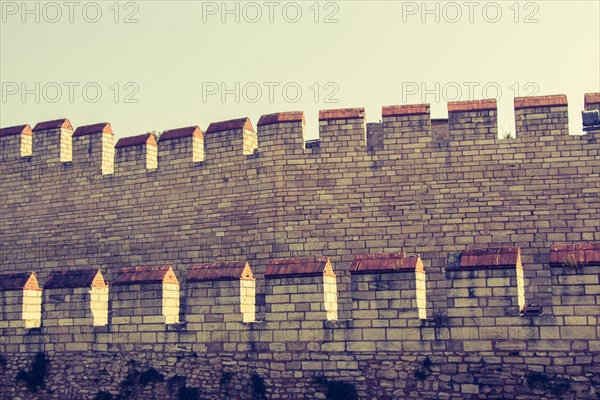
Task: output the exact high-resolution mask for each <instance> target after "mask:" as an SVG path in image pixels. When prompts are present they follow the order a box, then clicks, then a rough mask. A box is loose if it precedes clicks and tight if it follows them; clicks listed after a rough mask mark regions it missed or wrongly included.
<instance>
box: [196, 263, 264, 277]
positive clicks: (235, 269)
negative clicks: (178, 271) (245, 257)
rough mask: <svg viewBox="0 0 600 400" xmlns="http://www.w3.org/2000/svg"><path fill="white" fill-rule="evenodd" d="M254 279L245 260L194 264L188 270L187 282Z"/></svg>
mask: <svg viewBox="0 0 600 400" xmlns="http://www.w3.org/2000/svg"><path fill="white" fill-rule="evenodd" d="M239 279H244V280H254V275H253V274H252V270H251V269H250V265H249V264H248V262H247V261H241V262H215V263H206V264H195V265H192V267H191V268H190V269H189V270H188V274H187V278H186V281H187V282H206V281H227V280H239Z"/></svg>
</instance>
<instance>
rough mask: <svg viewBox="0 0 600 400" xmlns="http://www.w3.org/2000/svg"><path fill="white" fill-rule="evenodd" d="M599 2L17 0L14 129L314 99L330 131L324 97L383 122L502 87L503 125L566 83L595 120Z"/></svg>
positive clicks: (3, 72)
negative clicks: (399, 107) (528, 100)
mask: <svg viewBox="0 0 600 400" xmlns="http://www.w3.org/2000/svg"><path fill="white" fill-rule="evenodd" d="M24 4H26V6H24ZM599 4H600V1H598V0H593V1H520V2H515V1H496V2H493V1H472V2H468V1H465V2H463V1H457V2H434V1H430V2H426V3H424V2H422V1H416V2H413V1H335V2H327V1H323V2H316V1H295V2H294V1H271V2H269V1H264V2H263V1H257V2H227V3H224V2H222V1H217V2H210V1H208V2H207V1H195V0H192V1H121V2H118V3H116V2H115V1H114V0H111V1H95V2H94V1H89V2H88V1H82V2H79V1H72V2H68V1H57V2H35V1H31V2H26V3H23V2H22V1H5V0H2V1H0V6H1V8H0V12H1V20H0V21H1V26H0V82H1V84H2V86H1V91H2V93H1V96H0V97H1V98H0V126H2V127H6V126H12V125H18V124H24V123H29V124H31V125H32V126H33V125H34V124H35V123H37V122H40V121H45V120H49V119H56V118H62V117H67V118H69V119H70V120H71V122H72V123H73V124H74V126H81V125H87V124H91V123H96V122H104V121H108V122H110V123H111V124H112V126H113V130H114V131H115V133H116V135H117V137H124V136H131V135H135V134H140V133H145V132H147V131H153V130H154V131H163V130H166V129H171V128H178V127H183V126H189V125H199V126H200V127H201V128H202V129H203V130H205V129H206V128H207V126H208V124H209V123H210V122H214V121H221V120H227V119H233V118H238V117H242V116H248V117H250V118H251V120H252V122H253V124H254V125H256V123H257V122H258V119H259V117H260V116H261V115H262V114H269V113H273V112H279V111H296V110H299V111H304V112H305V116H306V120H307V128H308V135H309V136H310V137H316V136H317V129H318V111H319V110H320V109H329V108H345V107H365V108H366V115H367V120H368V121H369V122H377V121H379V120H380V119H381V107H382V106H387V105H395V104H414V103H422V102H428V103H431V114H432V117H433V118H445V117H446V116H447V111H446V107H447V106H446V104H447V102H448V101H452V100H471V99H481V98H487V97H497V95H498V94H499V95H500V97H499V101H498V107H499V130H500V132H501V133H502V132H503V131H513V132H514V117H513V98H514V97H515V95H520V96H523V95H528V94H537V95H546V94H566V95H567V97H568V100H569V109H570V115H569V118H570V125H571V128H572V130H573V131H574V132H580V131H581V110H582V108H583V95H584V93H586V92H598V91H600V5H599ZM228 11H229V13H228ZM36 19H37V21H36ZM236 19H238V21H236ZM436 19H437V21H436ZM98 90H100V91H101V92H98ZM224 90H225V92H224ZM298 90H300V92H299V91H298ZM498 90H499V91H500V92H501V93H498ZM222 95H224V96H222Z"/></svg>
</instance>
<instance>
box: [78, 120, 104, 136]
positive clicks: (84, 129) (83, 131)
mask: <svg viewBox="0 0 600 400" xmlns="http://www.w3.org/2000/svg"><path fill="white" fill-rule="evenodd" d="M93 133H108V134H110V135H112V134H113V131H112V127H111V126H110V122H100V123H98V124H93V125H86V126H80V127H79V128H77V129H75V132H74V133H73V137H78V136H85V135H91V134H93Z"/></svg>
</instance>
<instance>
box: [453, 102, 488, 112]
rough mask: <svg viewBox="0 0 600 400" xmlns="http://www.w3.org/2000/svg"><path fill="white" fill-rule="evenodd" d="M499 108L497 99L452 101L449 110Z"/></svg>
mask: <svg viewBox="0 0 600 400" xmlns="http://www.w3.org/2000/svg"><path fill="white" fill-rule="evenodd" d="M497 108H498V105H497V104H496V99H485V100H472V101H451V102H449V103H448V112H457V111H485V110H496V109H497Z"/></svg>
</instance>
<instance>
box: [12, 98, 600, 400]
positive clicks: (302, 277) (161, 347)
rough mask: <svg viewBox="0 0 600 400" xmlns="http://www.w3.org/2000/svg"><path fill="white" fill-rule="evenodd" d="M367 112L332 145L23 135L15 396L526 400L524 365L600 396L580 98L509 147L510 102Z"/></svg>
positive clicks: (286, 130) (62, 128)
mask: <svg viewBox="0 0 600 400" xmlns="http://www.w3.org/2000/svg"><path fill="white" fill-rule="evenodd" d="M598 98H599V95H598V94H597V93H589V94H587V95H586V97H585V102H586V103H585V107H586V109H593V108H594V107H596V106H597V105H598V104H600V103H599V102H598ZM368 111H369V110H364V109H362V108H349V109H341V110H325V111H322V112H321V113H320V115H319V127H320V137H319V139H318V140H312V141H310V142H307V141H306V138H307V136H306V131H305V115H304V113H302V112H299V111H294V112H282V113H274V114H268V115H264V116H262V117H261V118H260V119H259V121H258V123H257V124H256V125H253V124H252V123H251V121H250V120H249V119H248V118H240V119H236V120H230V121H222V122H215V123H212V124H210V125H209V126H208V128H207V129H206V130H205V131H203V130H202V129H201V128H200V127H198V126H190V127H184V128H177V129H172V130H168V131H165V132H163V133H162V134H161V135H157V137H155V136H154V135H153V134H144V135H137V136H134V137H129V138H122V139H120V140H119V141H118V142H117V144H116V145H115V144H114V141H115V139H114V137H115V133H114V132H113V128H112V127H111V126H110V124H109V123H100V124H94V125H89V126H84V127H78V128H77V129H73V126H72V125H71V124H70V123H69V122H68V120H66V119H61V120H57V121H51V122H48V123H42V124H38V125H36V126H35V127H34V129H31V128H30V127H29V126H28V125H20V126H17V127H11V128H3V129H1V130H0V186H1V187H2V189H0V226H1V227H2V228H3V229H0V263H1V265H2V269H3V271H1V272H0V274H9V275H10V276H4V275H3V276H2V277H1V278H0V297H1V300H0V301H1V302H3V303H2V305H1V307H0V309H1V313H2V315H1V320H2V321H1V322H0V331H1V333H2V335H1V338H2V340H0V355H3V356H4V355H7V356H8V357H7V359H8V365H9V367H8V368H9V370H10V371H13V372H14V373H12V372H11V373H7V374H4V375H3V376H5V378H2V379H4V381H2V379H0V386H2V388H1V389H2V390H4V389H5V388H9V389H8V390H11V392H10V393H11V394H15V396H16V395H17V392H14V390H16V389H14V387H15V384H14V382H15V379H16V375H17V373H18V371H19V369H23V368H26V367H27V365H28V364H27V362H28V360H27V356H28V354H30V353H31V352H37V351H45V352H47V353H48V354H53V357H57V359H56V361H53V364H52V365H53V367H52V368H55V369H53V370H52V371H53V372H52V376H53V377H61V376H64V374H63V373H62V370H59V369H56V368H62V365H67V366H68V365H81V364H82V362H81V360H82V359H84V360H85V362H84V363H83V364H84V365H99V364H104V365H112V364H113V360H118V361H117V363H121V361H122V363H121V364H119V365H120V367H115V368H117V369H116V370H118V372H115V373H114V374H112V375H111V379H112V380H111V383H106V387H107V388H112V389H111V390H113V391H114V389H115V387H116V385H117V383H116V382H118V381H119V380H120V379H121V378H117V377H116V376H117V375H118V376H120V374H121V375H123V374H125V371H127V368H128V367H127V365H129V364H127V365H125V363H126V362H128V361H129V360H133V359H135V360H137V361H138V362H141V364H143V365H148V367H150V366H154V367H156V368H159V366H164V365H165V360H167V359H168V360H170V361H168V362H167V364H168V365H169V367H165V369H164V371H165V373H168V374H169V375H173V374H175V373H179V372H176V371H188V370H190V371H191V370H193V371H194V375H193V377H192V376H189V377H188V378H189V379H190V382H192V381H193V382H194V385H197V386H198V385H203V386H205V387H211V388H212V389H211V390H213V389H214V391H213V392H211V393H212V394H209V393H204V394H205V396H204V397H206V398H215V399H216V398H223V396H224V395H221V394H219V395H217V394H216V393H218V392H219V388H218V387H217V388H216V389H215V386H219V382H224V383H223V386H227V384H226V382H228V381H227V379H228V378H227V377H228V376H229V375H227V374H229V373H232V374H234V375H235V374H236V373H237V372H236V371H238V369H239V370H240V371H244V374H247V375H248V376H250V375H252V374H254V373H256V371H263V370H267V371H268V373H269V378H268V379H270V381H268V385H267V386H268V387H269V390H270V391H269V393H272V394H274V396H273V398H278V397H277V396H279V397H285V396H288V397H290V396H291V395H289V393H296V392H294V391H291V392H289V393H288V394H286V395H285V396H283V395H282V393H283V392H284V391H285V390H284V389H285V388H288V387H292V386H293V390H295V391H297V393H305V389H306V388H308V389H307V390H309V393H311V394H310V396H312V395H313V394H315V393H320V392H318V391H315V390H316V389H314V386H315V383H314V382H313V383H311V382H312V381H309V380H310V379H313V378H314V376H315V374H321V375H323V373H326V374H329V375H328V376H329V377H333V376H334V377H336V378H339V379H346V380H348V381H352V382H355V383H356V384H357V387H359V388H360V395H361V397H360V398H363V397H364V398H370V397H377V398H381V399H391V398H415V397H419V396H421V397H420V398H424V397H426V396H422V395H421V394H422V391H421V388H423V387H430V388H431V390H430V392H428V393H430V395H429V397H431V398H438V397H439V396H438V392H437V388H443V387H446V389H447V390H446V391H445V392H444V393H445V394H448V395H447V396H446V397H448V398H450V397H452V396H455V395H456V396H459V395H458V394H457V393H460V395H461V396H462V395H464V394H473V395H477V396H480V398H499V397H502V396H504V397H505V398H512V397H511V395H510V393H509V392H510V388H515V387H525V386H527V382H525V381H524V379H525V378H524V377H523V368H527V369H528V370H530V371H532V372H535V373H542V372H543V373H547V374H551V375H552V376H558V375H561V376H565V377H567V378H568V379H569V382H570V384H571V389H570V390H571V392H573V393H574V394H573V396H571V397H569V396H566V395H565V396H563V398H582V399H583V398H590V396H592V395H594V394H595V393H599V392H600V388H598V390H597V391H595V390H596V389H594V387H593V383H590V382H591V381H590V379H589V374H590V373H595V372H597V371H595V370H594V369H593V364H594V363H596V365H597V363H598V362H599V360H600V358H598V357H600V354H599V353H598V352H599V351H600V338H599V337H598V335H599V334H600V332H599V331H598V329H597V325H598V293H599V291H598V285H599V281H598V279H599V278H598V274H599V273H600V271H599V270H598V268H600V265H598V264H599V262H600V261H599V260H600V256H599V254H598V244H597V243H600V220H599V219H598V215H600V201H599V199H600V187H599V186H598V182H599V181H600V166H599V160H600V147H599V141H598V133H599V131H596V130H593V129H592V130H587V131H586V133H585V134H583V135H580V134H576V135H570V134H568V131H567V129H566V128H567V122H568V119H567V113H568V112H567V111H568V110H567V103H566V98H565V97H564V96H542V97H535V98H519V99H516V100H515V117H516V121H517V125H516V126H517V137H516V138H506V139H505V138H502V139H499V138H498V137H497V136H498V130H497V118H498V117H497V115H498V114H497V113H498V111H500V112H501V110H497V105H496V102H495V101H494V100H477V101H470V102H452V103H450V104H449V105H448V118H447V119H432V118H431V115H430V106H429V105H428V104H416V105H396V106H385V107H383V108H382V112H381V122H379V123H369V124H367V123H366V117H365V115H366V112H368ZM369 115H370V116H371V118H373V119H374V120H377V119H378V117H377V115H375V113H372V112H369ZM306 118H307V119H310V116H308V115H307V116H306ZM577 133H579V132H577ZM407 254H408V255H407ZM409 255H410V256H409ZM232 260H238V261H235V262H232ZM132 266H133V267H132ZM136 266H148V267H136ZM31 271H35V272H36V274H34V273H32V272H31ZM100 271H101V272H100ZM38 279H39V282H40V283H41V284H42V285H41V286H43V289H42V288H40V285H38V284H37V281H38ZM11 282H12V283H11ZM106 282H108V283H106ZM99 354H100V356H99ZM542 354H546V355H542ZM296 355H297V356H296ZM87 357H89V359H90V360H93V362H92V363H88V362H87V360H88V358H87ZM97 357H103V358H102V360H103V361H102V362H100V363H99V362H98V361H97V360H96V358H97ZM114 357H116V358H114ZM159 357H164V358H160V360H159V359H158V358H159ZM427 359H430V360H433V361H432V362H433V363H434V366H433V367H431V368H429V367H427V366H426V365H425V361H423V360H427ZM483 359H484V360H485V362H482V361H481V360H483ZM0 360H2V358H0ZM149 360H155V361H156V364H153V365H150V364H151V363H150V361H149ZM171 360H175V361H173V362H171ZM477 360H479V361H477ZM594 360H595V361H594ZM149 363H150V364H149ZM492 363H497V365H498V366H499V367H501V368H502V369H503V370H502V371H503V372H501V374H500V375H498V373H497V371H496V370H495V369H492V368H491V365H492ZM170 365H176V366H173V367H170ZM59 366H60V367H59ZM65 368H66V367H65ZM85 368H86V371H89V372H90V373H89V375H90V376H104V375H103V373H101V372H100V371H99V370H93V371H91V369H94V368H92V367H85ZM161 368H162V367H161ZM220 368H222V369H223V374H225V375H223V376H222V377H221V376H214V374H213V373H212V372H210V371H216V370H217V369H219V371H220ZM236 368H237V369H236ZM263 368H264V369H263ZM429 369H431V371H430V370H429ZM465 369H468V371H469V374H472V378H471V377H469V376H470V375H467V374H466V373H464V374H463V373H462V372H460V373H459V371H465ZM167 370H168V371H167ZM324 371H325V372H324ZM429 373H431V374H432V375H431V378H430V377H428V376H429ZM79 375H80V374H78V375H77V376H79ZM134 375H135V374H134ZM134 375H132V376H134ZM442 375H443V376H442ZM86 376H87V375H86ZM355 376H356V377H361V378H360V379H362V377H365V379H366V380H367V381H363V380H357V379H358V378H356V379H355V378H354V377H355ZM386 376H395V377H396V378H390V379H389V380H386V379H387V378H385V377H386ZM400 376H402V377H407V378H408V379H404V378H403V379H399V378H398V377H400ZM413 376H414V377H419V378H418V379H416V378H415V379H416V381H417V383H416V385H417V386H414V387H412V388H404V389H402V390H400V389H397V385H398V384H399V383H398V382H412V381H415V380H414V379H411V377H413ZM433 376H435V379H434V378H433ZM552 376H551V377H550V378H548V379H549V380H548V382H549V381H551V380H552V379H551V378H552ZM321 378H322V377H321ZM567 378H565V379H567ZM571 378H573V379H571ZM57 379H58V378H57ZM421 379H422V380H421ZM471 379H473V380H478V382H480V383H479V384H475V383H474V382H472V381H471ZM561 379H562V378H561ZM200 380H201V382H200ZM380 380H381V381H382V382H381V383H380ZM320 382H322V381H320ZM365 382H366V383H365ZM482 382H483V383H482ZM490 382H491V383H490ZM494 382H496V384H494ZM54 384H56V382H54V383H53V385H54ZM402 384H404V383H402ZM407 384H409V383H407ZM61 385H62V383H58V386H61ZM273 385H275V386H273ZM294 385H295V386H294ZM423 385H424V386H423ZM428 385H429V386H428ZM444 385H445V386H444ZM490 385H491V386H490ZM494 385H495V386H494ZM21 386H23V385H21ZM84 386H85V388H86V389H85V390H86V391H85V394H82V396H81V397H85V398H87V397H90V396H88V395H89V394H90V393H92V392H90V389H89V388H90V387H93V388H94V390H95V389H96V388H97V384H96V383H93V384H87V386H86V385H84ZM244 386H247V385H246V384H245V383H243V382H239V381H236V383H235V384H232V386H231V388H232V389H231V392H230V396H231V397H232V398H238V397H240V396H239V393H238V391H237V389H236V388H238V387H244ZM534 386H535V385H534ZM559 386H560V385H559ZM17 387H20V386H18V385H17ZM148 387H150V386H148ZM536 387H537V386H536ZM536 387H534V388H533V389H531V391H529V392H526V393H524V394H523V396H522V397H524V398H527V396H529V398H531V396H535V395H538V398H539V396H543V395H546V394H547V393H548V391H546V392H544V394H540V391H539V388H536ZM560 387H563V386H560ZM372 388H373V391H371V389H372ZM434 388H435V389H434ZM448 388H450V389H448ZM19 390H20V389H19ZM148 390H149V389H148ZM165 390H166V389H165ZM0 391H1V390H0ZM594 391H595V392H594ZM571 392H570V393H571ZM575 392H576V393H575ZM82 393H84V392H82ZM165 393H166V392H165ZM146 394H148V393H146V392H144V395H146ZM18 396H19V397H21V398H28V397H27V395H24V394H23V393H21V392H18ZM48 396H51V395H48ZM52 396H54V397H56V396H58V397H59V398H69V396H70V395H69V394H67V393H57V394H55V395H52ZM165 396H167V395H165ZM323 396H325V395H323ZM323 396H321V397H323ZM148 397H149V395H148ZM242 397H243V396H242ZM41 398H44V399H45V398H46V397H41ZM314 398H320V397H319V396H316V395H315V396H314ZM549 398H552V397H549Z"/></svg>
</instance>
